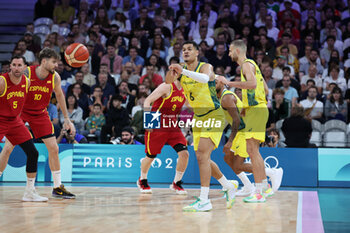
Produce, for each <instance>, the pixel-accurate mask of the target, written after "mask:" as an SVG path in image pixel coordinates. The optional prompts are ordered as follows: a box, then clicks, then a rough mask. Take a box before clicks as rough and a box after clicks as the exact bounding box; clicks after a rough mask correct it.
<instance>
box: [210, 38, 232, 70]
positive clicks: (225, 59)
mask: <svg viewBox="0 0 350 233" xmlns="http://www.w3.org/2000/svg"><path fill="white" fill-rule="evenodd" d="M225 50H226V48H225V44H224V43H220V44H217V45H216V53H215V54H213V55H211V56H208V60H209V63H210V64H211V65H212V66H213V67H214V68H216V67H217V66H223V67H224V68H225V74H228V73H230V72H231V65H232V61H231V59H230V57H229V56H228V55H227V53H226V51H225Z"/></svg>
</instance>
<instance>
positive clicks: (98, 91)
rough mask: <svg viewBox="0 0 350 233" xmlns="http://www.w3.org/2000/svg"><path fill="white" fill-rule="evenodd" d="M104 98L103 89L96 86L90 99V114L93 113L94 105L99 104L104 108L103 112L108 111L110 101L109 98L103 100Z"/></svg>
mask: <svg viewBox="0 0 350 233" xmlns="http://www.w3.org/2000/svg"><path fill="white" fill-rule="evenodd" d="M102 96H103V91H102V87H100V86H98V85H96V86H94V88H93V91H92V94H91V96H90V97H89V102H88V103H89V109H90V112H93V106H94V104H99V105H101V106H102V112H105V110H106V109H107V104H108V100H109V99H107V98H102Z"/></svg>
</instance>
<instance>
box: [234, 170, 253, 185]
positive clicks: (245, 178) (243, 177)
mask: <svg viewBox="0 0 350 233" xmlns="http://www.w3.org/2000/svg"><path fill="white" fill-rule="evenodd" d="M237 176H238V178H239V179H240V180H241V181H242V183H243V185H244V186H247V187H251V186H252V183H251V182H250V180H249V179H248V176H247V174H245V172H241V173H239V174H238V175H237Z"/></svg>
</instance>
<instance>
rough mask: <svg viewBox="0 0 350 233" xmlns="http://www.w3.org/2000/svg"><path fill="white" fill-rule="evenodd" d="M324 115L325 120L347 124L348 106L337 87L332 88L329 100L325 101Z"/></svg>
mask: <svg viewBox="0 0 350 233" xmlns="http://www.w3.org/2000/svg"><path fill="white" fill-rule="evenodd" d="M324 113H325V116H326V120H332V119H337V120H342V121H345V122H347V115H348V106H347V103H346V102H345V101H344V99H343V94H342V90H341V89H340V88H339V87H334V88H333V90H332V92H331V97H330V99H327V100H326V106H325V111H324Z"/></svg>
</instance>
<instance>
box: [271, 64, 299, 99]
mask: <svg viewBox="0 0 350 233" xmlns="http://www.w3.org/2000/svg"><path fill="white" fill-rule="evenodd" d="M282 72H283V76H289V77H290V82H291V83H290V86H291V87H294V88H295V90H297V92H298V93H299V91H300V83H299V80H297V79H296V78H295V76H293V75H291V72H290V67H289V66H286V67H283V69H282ZM282 84H283V83H282V79H281V80H279V81H277V83H276V87H282V86H283V85H282Z"/></svg>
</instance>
